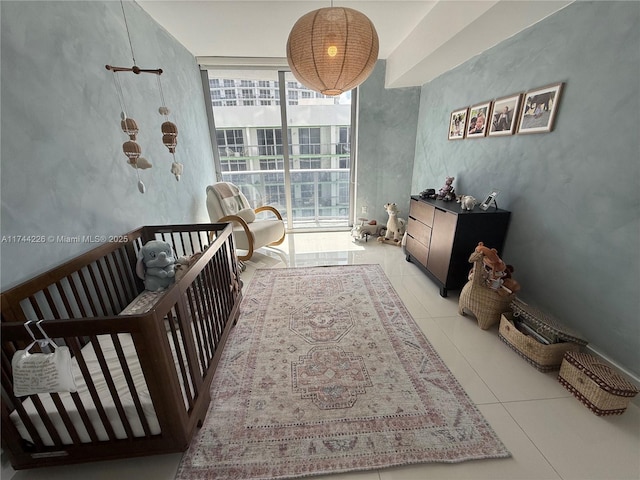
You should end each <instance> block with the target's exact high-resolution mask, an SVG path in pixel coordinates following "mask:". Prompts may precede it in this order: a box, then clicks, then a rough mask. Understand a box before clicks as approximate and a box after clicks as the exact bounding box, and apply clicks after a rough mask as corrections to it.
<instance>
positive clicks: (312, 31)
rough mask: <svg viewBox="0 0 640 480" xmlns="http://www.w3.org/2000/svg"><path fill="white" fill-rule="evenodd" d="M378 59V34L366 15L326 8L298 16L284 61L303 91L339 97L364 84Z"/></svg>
mask: <svg viewBox="0 0 640 480" xmlns="http://www.w3.org/2000/svg"><path fill="white" fill-rule="evenodd" d="M377 59H378V34H377V32H376V29H375V27H374V26H373V23H371V20H369V19H368V18H367V16H366V15H364V14H362V13H360V12H358V11H357V10H353V9H352V8H344V7H327V8H321V9H319V10H314V11H313V12H309V13H307V14H306V15H303V16H302V17H300V19H299V20H298V21H297V22H296V23H295V25H294V26H293V28H292V29H291V33H289V39H288V40H287V61H288V62H289V67H290V68H291V72H292V73H293V75H294V76H295V77H296V78H297V79H298V81H299V82H300V83H302V84H303V85H304V86H306V87H307V88H310V89H312V90H315V91H316V92H320V93H322V94H324V95H330V96H335V95H340V94H341V93H343V92H346V91H348V90H351V89H353V88H355V87H357V86H358V85H360V84H361V83H362V82H364V81H365V80H366V79H367V77H368V76H369V74H371V72H372V70H373V67H374V66H375V64H376V60H377Z"/></svg>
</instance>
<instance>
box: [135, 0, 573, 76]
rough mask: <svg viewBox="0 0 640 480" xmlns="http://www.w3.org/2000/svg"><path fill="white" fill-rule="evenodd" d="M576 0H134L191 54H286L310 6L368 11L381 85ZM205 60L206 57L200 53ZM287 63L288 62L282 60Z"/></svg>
mask: <svg viewBox="0 0 640 480" xmlns="http://www.w3.org/2000/svg"><path fill="white" fill-rule="evenodd" d="M572 1H573V0H433V1H426V0H414V1H404V0H387V1H369V0H353V1H341V0H335V1H334V2H331V1H330V0H326V1H321V2H319V1H315V0H281V1H271V0H254V1H245V0H232V1H220V0H206V1H205V0H199V1H192V0H137V3H138V4H139V5H140V6H141V7H142V8H143V9H144V10H146V11H147V12H148V13H149V15H151V17H153V18H154V19H155V20H156V21H157V22H158V23H159V24H160V25H162V26H163V27H164V28H165V29H166V30H167V31H168V32H169V33H170V34H171V35H173V36H174V37H175V38H176V39H177V40H178V41H179V42H180V43H181V44H182V45H184V46H185V47H186V48H187V49H188V50H189V51H190V52H191V53H192V54H193V55H194V56H196V57H234V58H240V57H242V58H252V59H255V58H269V59H284V58H285V56H286V54H285V45H286V43H287V37H288V36H289V32H290V30H291V27H292V26H293V24H294V23H295V22H296V20H297V19H298V18H300V17H301V16H302V15H304V14H305V13H307V12H310V11H312V10H315V9H318V8H322V7H328V6H331V3H333V5H334V6H336V7H350V8H354V9H356V10H359V11H361V12H362V13H364V14H365V15H367V16H368V17H369V18H370V19H371V21H372V22H373V24H374V25H375V27H376V30H377V32H378V36H379V39H380V53H379V55H378V57H379V58H381V59H385V60H387V72H386V82H385V83H386V87H388V88H394V87H408V86H420V85H422V84H424V83H427V82H429V81H431V80H432V79H434V78H436V77H437V76H439V75H441V74H442V73H444V72H446V71H448V70H450V69H452V68H454V67H456V66H457V65H460V64H461V63H464V62H465V61H466V60H468V59H470V58H472V57H473V56H475V55H477V54H479V53H482V52H483V51H485V50H487V49H488V48H491V47H492V46H494V45H496V44H498V43H500V42H501V41H502V40H505V39H506V38H509V37H511V36H513V35H514V34H516V33H518V32H519V31H521V30H523V29H525V28H527V27H529V26H531V25H533V24H534V23H536V22H538V21H540V20H542V19H543V18H545V17H547V16H548V15H551V14H553V13H555V12H556V11H558V10H560V9H561V8H564V7H565V6H566V5H568V4H570V3H572ZM201 60H202V62H203V63H204V62H206V60H205V59H201ZM284 64H285V65H286V60H285V61H284Z"/></svg>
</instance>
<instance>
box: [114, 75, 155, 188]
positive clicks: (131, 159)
mask: <svg viewBox="0 0 640 480" xmlns="http://www.w3.org/2000/svg"><path fill="white" fill-rule="evenodd" d="M107 69H108V70H112V71H113V79H114V83H115V86H116V92H117V94H118V100H119V101H120V108H121V109H122V111H121V113H120V128H121V129H122V131H123V132H124V133H125V134H127V135H128V136H129V140H128V141H126V142H124V143H123V144H122V151H123V152H124V154H125V155H126V157H127V159H128V160H127V163H128V164H129V165H131V166H132V167H133V168H135V169H136V176H137V178H138V191H139V192H140V193H144V192H145V191H146V187H145V185H144V182H143V181H142V180H141V179H140V171H139V170H140V169H143V170H144V169H147V168H151V167H152V165H151V163H150V162H149V161H148V160H147V159H146V158H144V157H141V156H140V154H141V153H142V149H141V148H140V145H139V144H138V143H137V142H136V137H137V135H138V124H137V123H136V121H135V120H134V119H133V118H129V117H127V110H126V107H125V102H124V95H123V93H122V86H121V85H120V79H119V78H118V71H121V70H122V69H119V68H118V67H111V66H109V65H107Z"/></svg>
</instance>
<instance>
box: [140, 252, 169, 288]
mask: <svg viewBox="0 0 640 480" xmlns="http://www.w3.org/2000/svg"><path fill="white" fill-rule="evenodd" d="M175 263H176V259H175V257H174V255H173V249H172V248H171V245H170V244H168V243H167V242H163V241H162V240H150V241H148V242H147V243H145V244H144V245H143V246H142V248H141V249H140V252H138V262H137V264H136V273H137V274H138V277H140V278H141V279H143V280H144V288H145V289H146V290H149V291H151V292H158V291H160V290H164V289H165V288H167V287H168V286H169V285H171V284H172V283H173V282H174V280H175V276H176V271H175Z"/></svg>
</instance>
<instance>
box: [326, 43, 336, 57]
mask: <svg viewBox="0 0 640 480" xmlns="http://www.w3.org/2000/svg"><path fill="white" fill-rule="evenodd" d="M337 54H338V47H336V46H335V45H331V46H330V47H329V48H327V55H329V56H330V57H335V56H336V55H337Z"/></svg>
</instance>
